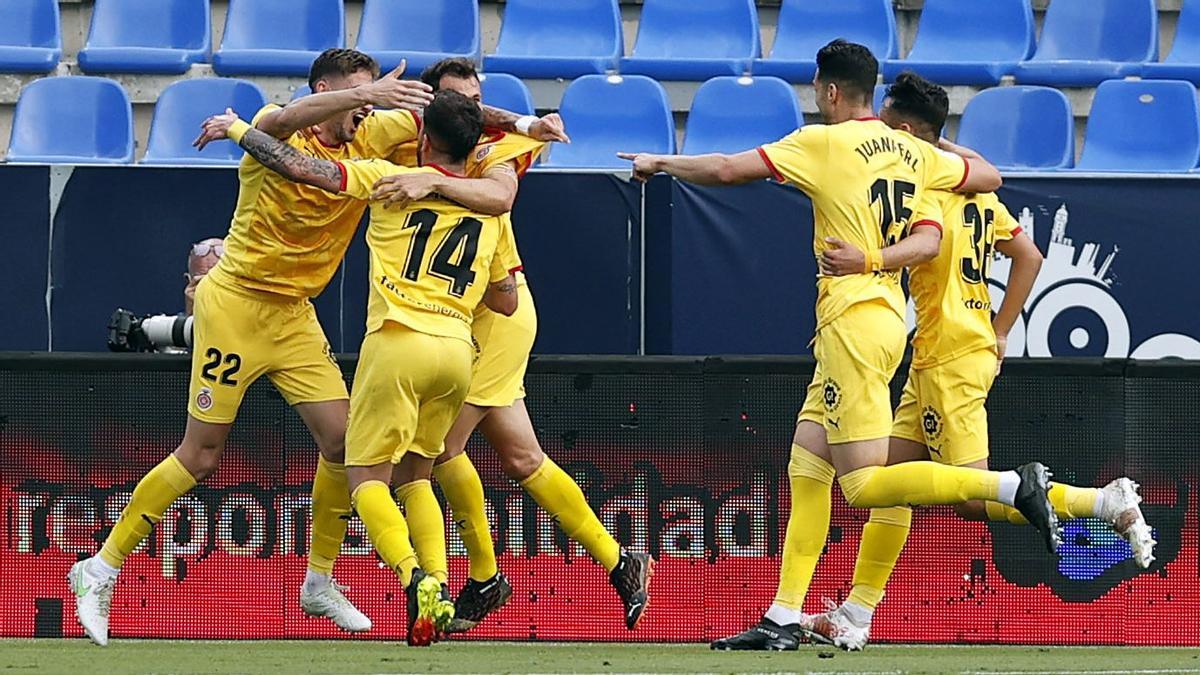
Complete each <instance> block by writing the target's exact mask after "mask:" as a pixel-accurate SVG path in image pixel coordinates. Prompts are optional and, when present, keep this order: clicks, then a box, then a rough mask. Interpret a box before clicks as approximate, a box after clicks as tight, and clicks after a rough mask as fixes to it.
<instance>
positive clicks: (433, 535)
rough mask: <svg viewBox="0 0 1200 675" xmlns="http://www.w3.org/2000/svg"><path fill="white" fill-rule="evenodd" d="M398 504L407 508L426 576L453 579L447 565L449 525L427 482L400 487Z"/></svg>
mask: <svg viewBox="0 0 1200 675" xmlns="http://www.w3.org/2000/svg"><path fill="white" fill-rule="evenodd" d="M395 494H396V501H397V502H399V503H400V507H401V508H402V509H404V518H405V520H407V521H408V528H409V538H410V539H411V540H412V545H413V548H415V549H416V550H417V560H418V562H419V563H420V565H421V569H423V570H425V573H426V574H428V575H430V576H431V577H433V578H434V579H437V580H438V581H440V582H442V583H443V584H444V583H446V581H447V580H448V579H449V578H450V565H449V563H447V562H446V523H445V520H444V516H443V515H442V507H441V506H440V505H438V500H437V497H436V496H435V495H434V494H433V485H432V484H430V482H429V481H427V480H415V481H413V482H411V483H405V484H404V485H401V486H400V487H398V488H396V492H395Z"/></svg>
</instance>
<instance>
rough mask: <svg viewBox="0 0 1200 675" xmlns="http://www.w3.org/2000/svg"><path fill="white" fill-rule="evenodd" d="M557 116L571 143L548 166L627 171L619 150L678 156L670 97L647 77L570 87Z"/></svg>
mask: <svg viewBox="0 0 1200 675" xmlns="http://www.w3.org/2000/svg"><path fill="white" fill-rule="evenodd" d="M558 112H559V113H560V114H562V117H563V123H564V124H566V127H567V130H568V133H570V134H571V143H570V144H568V145H558V144H556V145H555V146H554V149H553V150H552V151H551V154H550V159H549V160H548V161H547V162H545V163H544V164H543V166H555V167H589V168H605V169H621V168H625V169H627V168H629V163H628V162H626V161H624V160H622V159H620V158H619V157H617V152H618V151H630V152H657V153H667V154H669V153H673V152H675V119H674V118H673V117H671V106H670V105H669V103H668V102H667V92H666V91H665V90H664V89H663V88H662V85H661V84H659V83H658V82H656V81H654V80H652V79H650V78H648V77H645V76H643V75H627V76H624V77H622V76H617V75H611V76H604V75H584V76H583V77H581V78H579V79H577V80H575V81H574V82H572V83H571V84H570V85H568V86H567V89H566V91H564V92H563V97H562V104H561V105H560V106H559V108H558Z"/></svg>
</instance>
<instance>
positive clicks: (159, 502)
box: [100, 454, 196, 567]
mask: <svg viewBox="0 0 1200 675" xmlns="http://www.w3.org/2000/svg"><path fill="white" fill-rule="evenodd" d="M194 487H196V479H195V477H193V476H192V474H190V473H188V470H187V469H185V468H184V467H183V463H182V462H180V461H179V458H178V457H176V456H175V455H174V454H171V455H167V458H166V459H164V460H163V461H161V462H159V463H158V466H156V467H154V468H153V469H150V473H148V474H146V475H145V476H144V477H143V478H142V480H141V481H139V482H138V484H137V487H135V488H134V489H133V496H132V497H130V498H129V504H128V505H126V506H125V508H124V509H123V510H122V511H121V517H120V518H118V519H117V524H116V525H113V529H112V532H109V533H108V538H107V539H105V540H104V547H103V548H101V549H100V559H101V560H103V561H104V562H105V563H108V564H109V565H111V566H113V567H120V566H121V565H122V564H123V563H124V562H125V558H126V557H128V556H129V554H130V553H133V549H135V548H137V547H138V544H140V543H142V540H143V539H145V538H146V537H147V536H149V534H150V530H151V528H153V527H154V524H155V523H157V522H158V521H160V520H162V517H163V514H164V513H166V512H167V508H168V507H170V506H171V504H173V503H174V502H175V500H176V499H179V498H180V497H181V496H183V495H184V494H186V493H187V491H188V490H191V489H192V488H194Z"/></svg>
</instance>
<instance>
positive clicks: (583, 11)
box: [483, 0, 625, 78]
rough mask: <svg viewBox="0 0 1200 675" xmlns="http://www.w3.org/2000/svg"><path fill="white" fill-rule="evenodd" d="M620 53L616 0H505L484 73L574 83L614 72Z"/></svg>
mask: <svg viewBox="0 0 1200 675" xmlns="http://www.w3.org/2000/svg"><path fill="white" fill-rule="evenodd" d="M624 49H625V48H624V43H623V38H622V36H621V9H620V8H619V7H618V6H617V0H554V2H549V3H548V2H544V0H508V1H507V2H505V3H504V21H503V23H502V24H501V26H500V42H499V44H497V45H496V53H495V54H492V55H490V56H485V57H483V69H484V70H486V71H488V72H491V73H512V74H513V75H517V76H518V77H538V78H555V77H562V78H573V77H578V76H580V75H587V74H590V73H603V72H607V71H611V70H616V68H617V59H619V58H620V57H621V54H623V53H624Z"/></svg>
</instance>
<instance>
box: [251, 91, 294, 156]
mask: <svg viewBox="0 0 1200 675" xmlns="http://www.w3.org/2000/svg"><path fill="white" fill-rule="evenodd" d="M276 110H283V106H280V105H276V104H274V103H268V104H266V105H264V106H263V107H262V108H260V109H259V111H258V112H256V113H254V118H253V119H251V120H250V126H252V127H254V128H256V129H257V128H258V122H259V120H261V119H262V118H263V117H265V116H266V115H267V113H272V112H275V111H276ZM305 133H307V132H305V131H297V132H294V133H293V134H292V135H291V136H288V137H287V138H284V139H281V140H283V142H284V143H287V144H288V145H290V146H292V147H293V148H299V149H301V150H303V149H304V134H305ZM305 154H309V153H307V152H306V153H305ZM247 160H249V161H251V162H256V163H257V162H258V160H257V159H254V157H252V156H251V155H250V153H248V152H247V153H246V154H244V155H242V162H243V163H244V162H246V161H247Z"/></svg>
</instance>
